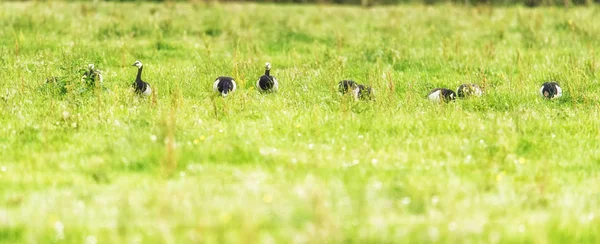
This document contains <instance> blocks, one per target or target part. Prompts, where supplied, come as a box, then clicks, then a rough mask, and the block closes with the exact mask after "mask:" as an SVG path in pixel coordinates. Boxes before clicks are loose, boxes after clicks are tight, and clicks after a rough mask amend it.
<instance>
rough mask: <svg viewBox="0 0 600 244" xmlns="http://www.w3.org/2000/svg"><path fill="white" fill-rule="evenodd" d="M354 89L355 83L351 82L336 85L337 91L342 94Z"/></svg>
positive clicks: (344, 81)
mask: <svg viewBox="0 0 600 244" xmlns="http://www.w3.org/2000/svg"><path fill="white" fill-rule="evenodd" d="M355 87H356V82H354V81H353V80H343V81H340V83H339V84H338V90H339V91H340V92H341V93H342V94H346V93H348V91H350V90H353V89H354V88H355Z"/></svg>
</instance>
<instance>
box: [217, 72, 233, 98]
mask: <svg viewBox="0 0 600 244" xmlns="http://www.w3.org/2000/svg"><path fill="white" fill-rule="evenodd" d="M236 88H237V86H236V84H235V80H234V79H233V78H231V77H228V76H220V77H218V78H217V79H216V80H215V82H214V83H213V91H215V92H219V93H221V96H223V97H226V96H227V95H228V94H229V93H231V92H234V91H235V89H236Z"/></svg>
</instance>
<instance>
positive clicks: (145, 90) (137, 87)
mask: <svg viewBox="0 0 600 244" xmlns="http://www.w3.org/2000/svg"><path fill="white" fill-rule="evenodd" d="M132 66H136V67H137V68H138V72H137V76H136V77H135V82H133V84H132V85H131V87H133V89H134V91H135V93H137V94H141V95H144V96H150V94H152V89H151V88H150V85H149V84H148V83H146V82H144V81H143V80H142V70H143V69H144V65H143V64H142V62H140V61H139V60H138V61H135V63H133V65H132Z"/></svg>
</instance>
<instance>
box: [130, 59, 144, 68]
mask: <svg viewBox="0 0 600 244" xmlns="http://www.w3.org/2000/svg"><path fill="white" fill-rule="evenodd" d="M131 66H136V67H138V69H139V68H142V62H140V61H139V60H136V61H135V63H133V65H131Z"/></svg>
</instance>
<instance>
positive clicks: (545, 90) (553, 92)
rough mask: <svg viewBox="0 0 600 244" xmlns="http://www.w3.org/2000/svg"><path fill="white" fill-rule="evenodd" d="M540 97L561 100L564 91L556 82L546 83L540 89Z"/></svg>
mask: <svg viewBox="0 0 600 244" xmlns="http://www.w3.org/2000/svg"><path fill="white" fill-rule="evenodd" d="M540 95H542V97H545V98H547V99H554V98H559V97H561V96H562V89H561V88H560V86H559V85H558V83H556V82H554V81H551V82H545V83H544V84H542V87H541V88H540Z"/></svg>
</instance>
